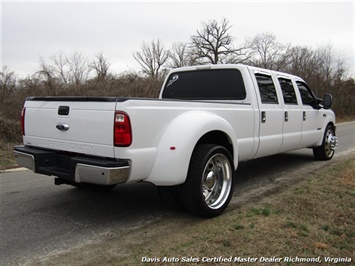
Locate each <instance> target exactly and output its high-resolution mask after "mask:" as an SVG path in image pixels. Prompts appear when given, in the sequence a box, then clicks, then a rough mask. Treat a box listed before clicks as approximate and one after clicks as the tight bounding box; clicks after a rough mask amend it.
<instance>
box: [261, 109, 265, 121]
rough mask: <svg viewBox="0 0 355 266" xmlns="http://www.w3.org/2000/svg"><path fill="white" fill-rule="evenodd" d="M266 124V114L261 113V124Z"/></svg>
mask: <svg viewBox="0 0 355 266" xmlns="http://www.w3.org/2000/svg"><path fill="white" fill-rule="evenodd" d="M265 122H266V113H265V111H262V112H261V123H265Z"/></svg>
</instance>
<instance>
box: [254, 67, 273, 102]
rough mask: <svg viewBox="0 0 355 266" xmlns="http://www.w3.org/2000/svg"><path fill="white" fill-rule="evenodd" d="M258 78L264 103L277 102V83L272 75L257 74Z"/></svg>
mask: <svg viewBox="0 0 355 266" xmlns="http://www.w3.org/2000/svg"><path fill="white" fill-rule="evenodd" d="M255 77H256V80H257V82H258V87H259V91H260V97H261V102H262V103H269V104H270V103H271V104H275V103H276V104H277V103H278V100H277V93H276V88H275V84H274V82H273V81H272V78H271V76H268V75H262V74H255Z"/></svg>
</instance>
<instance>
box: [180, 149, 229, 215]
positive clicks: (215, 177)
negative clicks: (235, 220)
mask: <svg viewBox="0 0 355 266" xmlns="http://www.w3.org/2000/svg"><path fill="white" fill-rule="evenodd" d="M234 173H235V170H234V164H233V160H232V156H231V155H230V153H229V152H228V150H227V149H226V148H224V147H222V146H217V145H213V144H201V145H198V146H196V148H195V150H194V152H193V154H192V157H191V161H190V165H189V170H188V174H187V178H186V181H185V183H184V184H182V185H181V188H180V193H181V199H182V201H183V203H184V206H185V207H186V209H187V210H189V211H190V212H191V213H193V214H195V215H198V216H202V217H215V216H218V215H220V214H221V213H222V212H223V211H224V210H225V208H226V207H227V206H228V204H229V202H230V200H231V198H232V196H233V190H234Z"/></svg>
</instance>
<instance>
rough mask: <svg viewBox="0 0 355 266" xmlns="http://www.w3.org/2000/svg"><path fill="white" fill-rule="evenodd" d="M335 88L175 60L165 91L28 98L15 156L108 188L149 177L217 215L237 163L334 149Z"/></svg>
mask: <svg viewBox="0 0 355 266" xmlns="http://www.w3.org/2000/svg"><path fill="white" fill-rule="evenodd" d="M331 104H332V97H331V95H329V94H327V95H325V96H324V98H323V99H319V98H317V97H315V95H314V94H313V92H312V91H311V90H310V88H309V87H308V85H307V84H306V83H305V81H304V80H303V79H301V78H300V77H297V76H294V75H289V74H286V73H281V72H276V71H271V70H266V69H261V68H256V67H251V66H246V65H241V64H237V65H208V66H206V65H203V66H193V67H184V68H177V69H174V70H172V71H170V73H169V74H168V76H167V78H166V80H165V82H164V84H163V87H162V90H161V92H160V96H159V99H143V98H119V97H118V98H116V97H29V98H27V100H26V102H25V105H24V108H23V111H22V132H23V143H24V145H23V146H17V147H15V148H14V152H15V156H16V159H17V162H18V163H19V164H20V165H22V166H24V167H27V168H29V169H32V170H33V171H34V172H35V173H39V174H44V175H50V176H55V184H56V185H60V184H69V185H73V186H77V187H83V186H84V187H90V188H96V189H97V188H101V189H105V188H112V187H113V186H114V185H117V184H123V183H135V182H141V181H145V182H151V183H153V184H154V185H156V186H157V187H158V191H159V192H160V195H161V197H162V199H163V201H164V202H166V203H167V204H168V205H170V206H171V207H175V208H178V209H185V210H187V211H190V212H191V213H193V214H196V215H199V216H204V217H213V216H217V215H219V214H221V213H222V212H223V211H224V209H225V208H226V207H227V205H228V203H229V202H230V199H231V197H232V194H233V189H234V180H235V175H236V169H237V167H238V163H239V162H241V161H246V160H250V159H254V158H258V157H263V156H269V155H273V154H277V153H282V152H287V151H291V150H296V149H301V148H312V149H313V154H314V156H315V158H316V159H320V160H329V159H331V158H332V157H333V155H334V152H335V149H336V146H337V138H336V136H335V116H334V113H333V112H332V111H331V110H330V107H331Z"/></svg>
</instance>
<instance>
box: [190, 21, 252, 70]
mask: <svg viewBox="0 0 355 266" xmlns="http://www.w3.org/2000/svg"><path fill="white" fill-rule="evenodd" d="M231 28H232V26H231V25H229V21H228V20H227V19H225V18H223V20H222V21H221V23H219V22H217V21H216V20H212V21H209V22H208V23H205V22H204V23H202V28H201V29H200V30H197V32H196V35H193V36H191V47H192V49H193V51H194V54H195V55H196V57H197V58H198V59H199V60H200V61H201V63H211V64H219V63H239V62H242V61H244V60H245V58H244V57H245V56H246V54H247V50H246V48H247V47H241V48H235V47H234V45H233V37H232V36H231V35H230V34H229V30H230V29H231ZM242 57H243V58H242Z"/></svg>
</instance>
